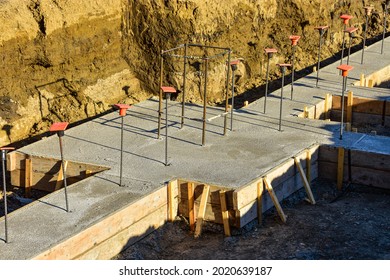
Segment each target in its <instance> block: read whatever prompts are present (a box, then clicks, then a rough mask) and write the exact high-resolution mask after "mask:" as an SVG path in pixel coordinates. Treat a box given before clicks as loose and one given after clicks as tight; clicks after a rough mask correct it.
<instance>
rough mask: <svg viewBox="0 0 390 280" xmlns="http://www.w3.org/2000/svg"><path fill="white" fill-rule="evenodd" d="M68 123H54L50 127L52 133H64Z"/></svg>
mask: <svg viewBox="0 0 390 280" xmlns="http://www.w3.org/2000/svg"><path fill="white" fill-rule="evenodd" d="M68 124H69V123H67V122H58V123H53V124H52V125H51V127H50V131H51V132H56V131H64V130H65V129H66V128H67V127H68Z"/></svg>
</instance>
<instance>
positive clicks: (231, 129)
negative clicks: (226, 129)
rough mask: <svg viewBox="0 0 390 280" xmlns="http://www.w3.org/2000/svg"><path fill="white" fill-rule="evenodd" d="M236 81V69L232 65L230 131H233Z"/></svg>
mask: <svg viewBox="0 0 390 280" xmlns="http://www.w3.org/2000/svg"><path fill="white" fill-rule="evenodd" d="M234 79H235V68H234V67H233V65H232V109H231V111H230V131H233V114H234Z"/></svg>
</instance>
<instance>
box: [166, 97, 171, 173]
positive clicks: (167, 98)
mask: <svg viewBox="0 0 390 280" xmlns="http://www.w3.org/2000/svg"><path fill="white" fill-rule="evenodd" d="M169 99H171V94H170V93H169V92H167V93H166V94H165V166H168V100H169Z"/></svg>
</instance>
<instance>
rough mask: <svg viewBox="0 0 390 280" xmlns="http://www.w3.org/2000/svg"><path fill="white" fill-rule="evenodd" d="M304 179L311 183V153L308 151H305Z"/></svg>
mask: <svg viewBox="0 0 390 280" xmlns="http://www.w3.org/2000/svg"><path fill="white" fill-rule="evenodd" d="M306 179H307V181H308V182H309V183H310V182H311V151H310V150H309V149H307V150H306Z"/></svg>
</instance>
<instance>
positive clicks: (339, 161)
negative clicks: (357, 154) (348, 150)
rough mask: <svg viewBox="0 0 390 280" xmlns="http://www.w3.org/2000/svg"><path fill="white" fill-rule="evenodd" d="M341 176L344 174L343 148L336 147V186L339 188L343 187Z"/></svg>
mask: <svg viewBox="0 0 390 280" xmlns="http://www.w3.org/2000/svg"><path fill="white" fill-rule="evenodd" d="M343 176H344V148H343V147H339V148H338V155H337V188H338V189H339V190H341V189H342V187H343Z"/></svg>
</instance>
